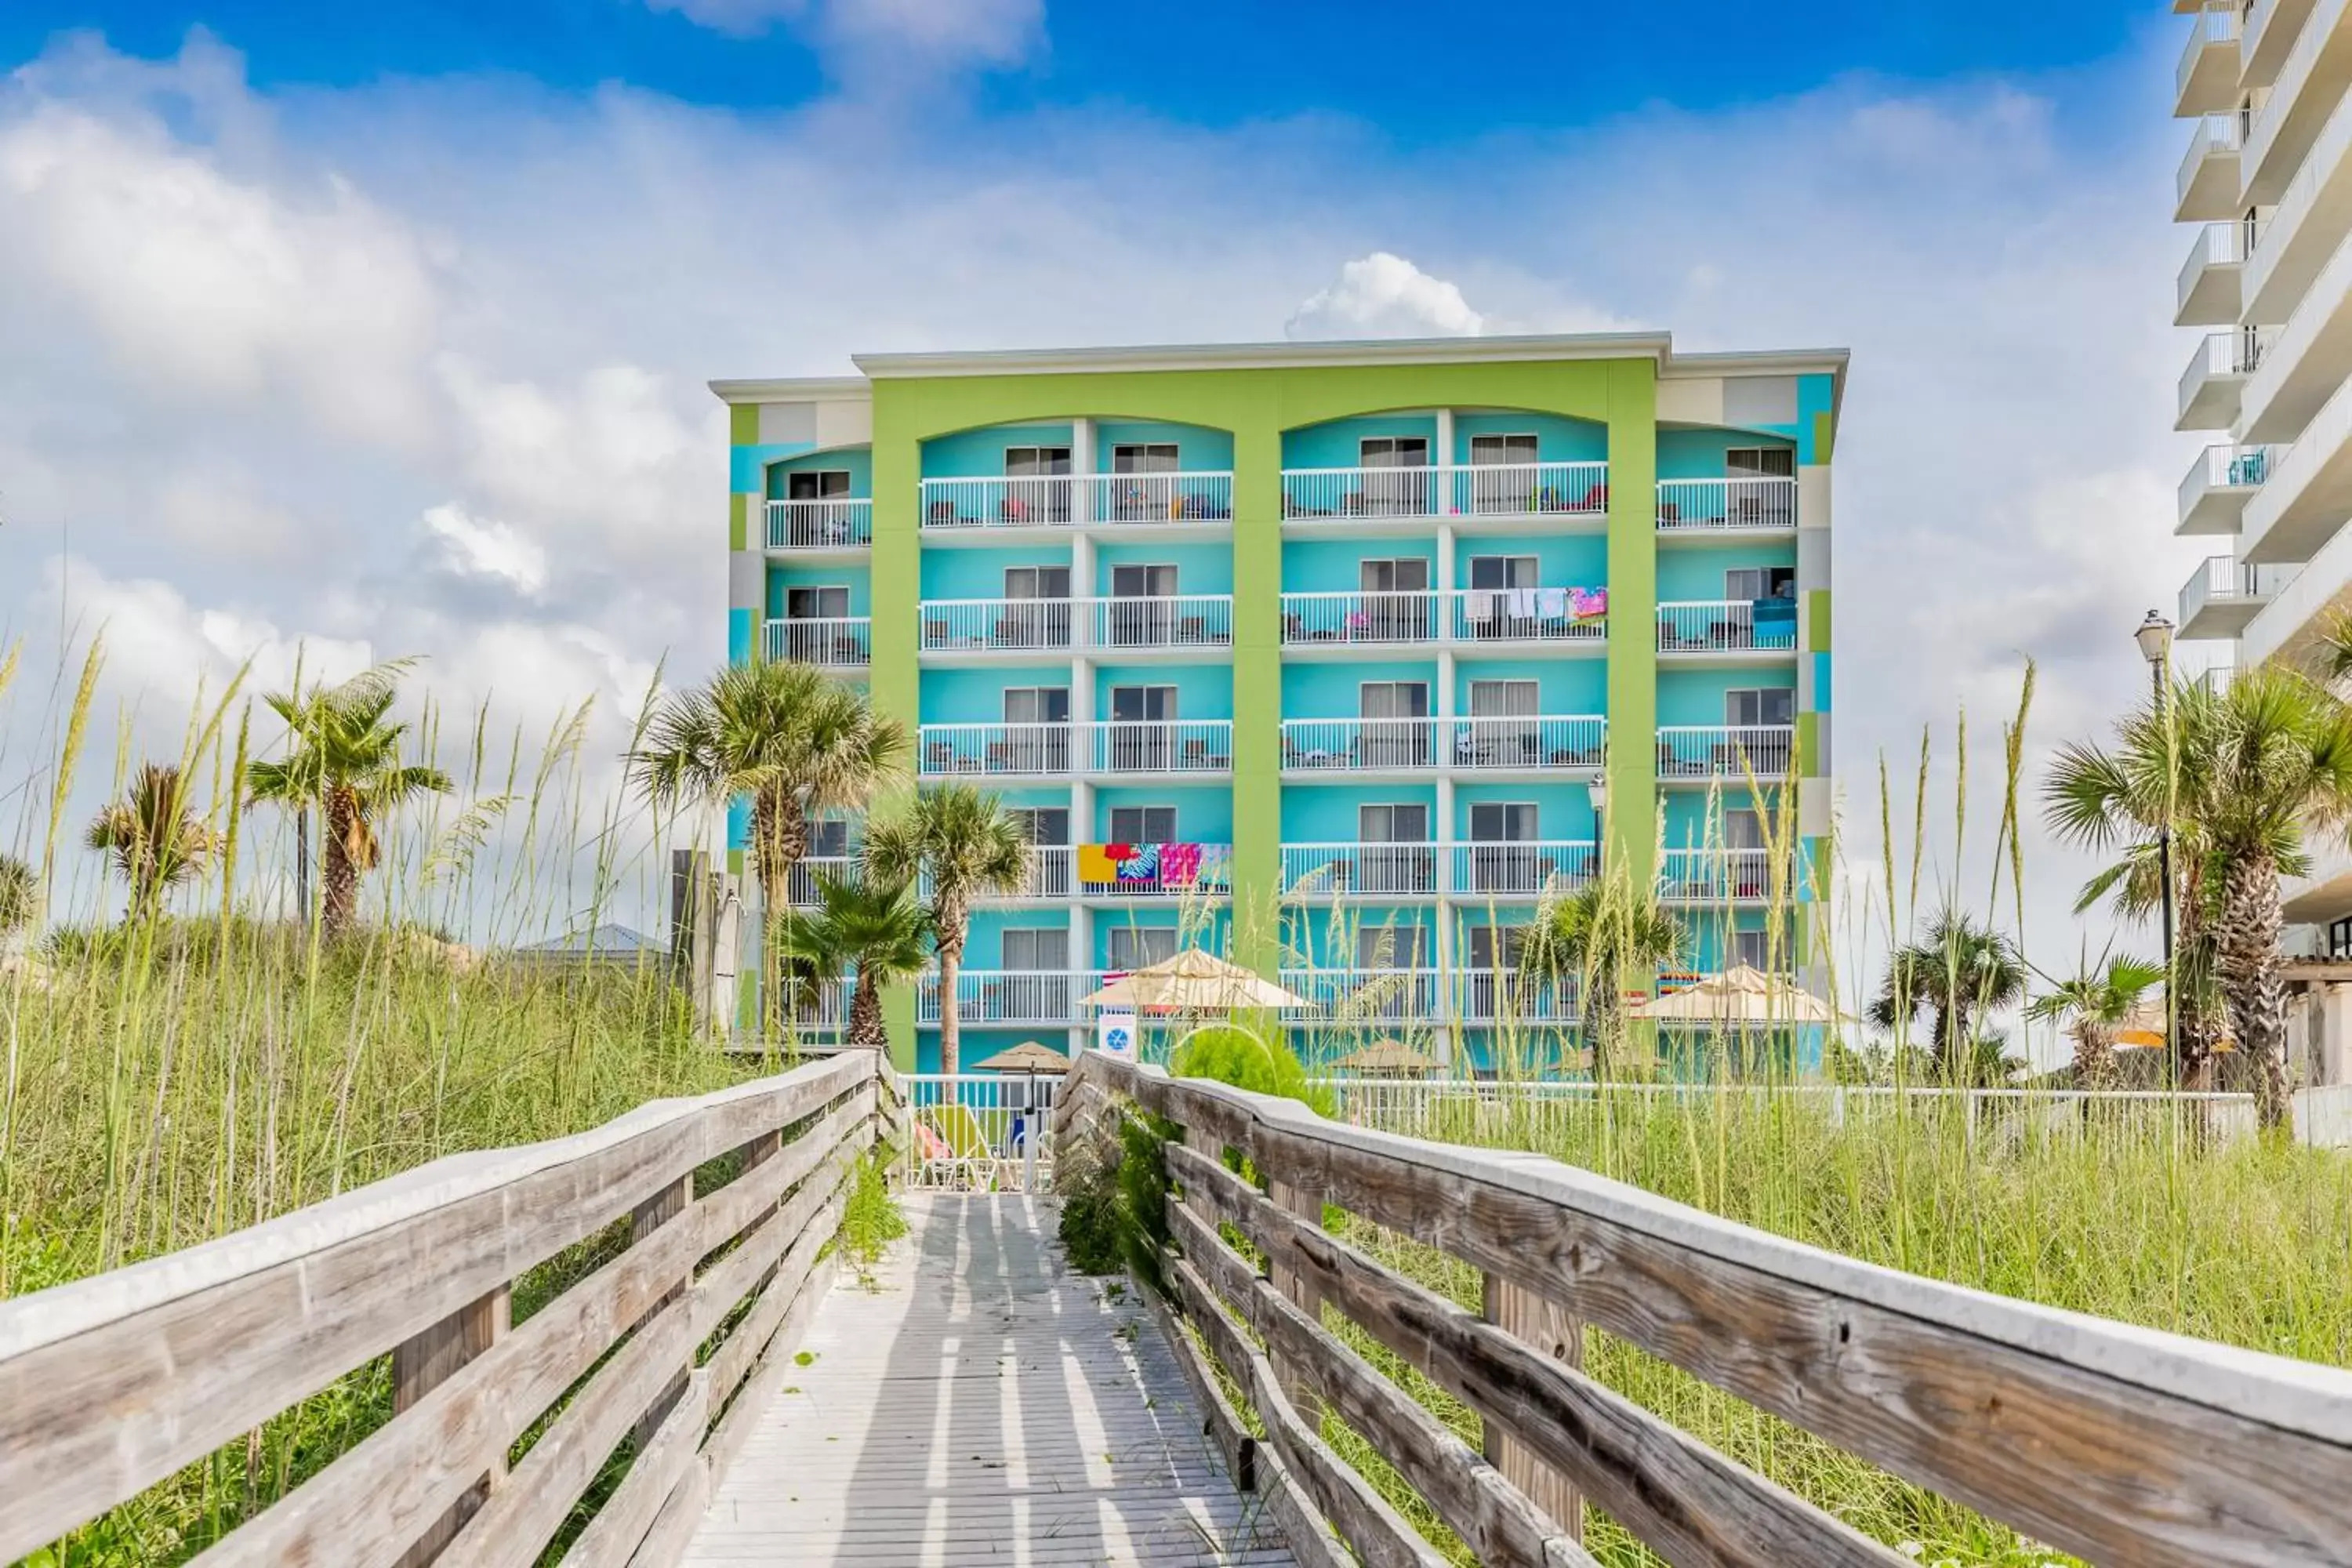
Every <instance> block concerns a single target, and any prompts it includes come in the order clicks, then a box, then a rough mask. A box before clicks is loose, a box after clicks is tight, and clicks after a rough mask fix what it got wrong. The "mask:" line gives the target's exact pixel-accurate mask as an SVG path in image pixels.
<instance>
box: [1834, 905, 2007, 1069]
mask: <svg viewBox="0 0 2352 1568" xmlns="http://www.w3.org/2000/svg"><path fill="white" fill-rule="evenodd" d="M2024 994H2025V963H2024V961H2023V960H2022V959H2021V958H2020V957H2019V956H2018V953H2017V948H2016V945H2015V944H2014V943H2012V942H2011V941H2010V940H2009V938H2008V937H2006V936H2004V935H2002V934H2001V933H2000V931H1994V930H1992V929H1991V928H1990V927H1989V926H1981V925H1979V924H1978V923H1977V922H1976V921H1974V920H1973V919H1971V918H1970V917H1969V915H1967V914H1966V913H1963V912H1961V911H1958V910H1945V911H1944V912H1943V913H1942V914H1940V915H1937V917H1936V918H1935V919H1934V920H1932V921H1928V922H1927V930H1926V931H1923V932H1922V933H1921V934H1920V938H1919V940H1918V941H1917V942H1912V943H1910V944H1909V945H1908V946H1906V947H1900V948H1897V949H1895V952H1894V953H1893V954H1891V955H1890V956H1889V957H1888V959H1887V963H1886V978H1885V981H1884V982H1883V983H1882V984H1880V986H1879V988H1878V996H1877V998H1876V999H1875V1000H1874V1001H1873V1002H1872V1003H1871V1005H1870V1015H1869V1016H1870V1021H1871V1022H1872V1023H1873V1024H1874V1025H1876V1026H1878V1027H1880V1028H1882V1029H1888V1030H1893V1029H1896V1028H1899V1027H1900V1026H1903V1025H1905V1024H1907V1023H1909V1022H1910V1021H1911V1020H1912V1019H1914V1018H1916V1017H1917V1016H1919V1013H1920V1011H1921V1010H1922V1009H1923V1008H1924V1009H1926V1010H1927V1012H1928V1013H1929V1014H1930V1015H1931V1016H1932V1018H1933V1023H1932V1026H1931V1027H1930V1031H1929V1036H1928V1037H1929V1040H1930V1042H1931V1043H1932V1044H1933V1045H1934V1047H1935V1051H1936V1059H1937V1063H1938V1065H1939V1067H1940V1068H1941V1070H1942V1071H1943V1073H1944V1075H1945V1076H1946V1077H1948V1078H1950V1079H1954V1080H1955V1081H1958V1079H1962V1078H1965V1077H1967V1076H1969V1073H1970V1071H1971V1070H1972V1069H1971V1068H1970V1065H1969V1064H1970V1062H1971V1061H1972V1060H1973V1058H1974V1050H1975V1046H1974V1041H1975V1039H1976V1028H1975V1026H1976V1025H1977V1024H1979V1023H1980V1022H1981V1021H1982V1020H1983V1019H1984V1017H1985V1016H1986V1015H1988V1014H1990V1013H1995V1012H1998V1011H2000V1009H2001V1008H2003V1007H2007V1006H2009V1005H2011V1004H2013V1003H2015V1002H2018V1001H2020V1000H2021V999H2022V998H2023V996H2024Z"/></svg>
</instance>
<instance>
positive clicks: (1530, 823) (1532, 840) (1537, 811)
mask: <svg viewBox="0 0 2352 1568" xmlns="http://www.w3.org/2000/svg"><path fill="white" fill-rule="evenodd" d="M1467 804H1468V805H1469V810H1468V812H1467V813H1465V817H1464V822H1465V826H1467V827H1468V828H1469V830H1470V842H1471V843H1473V844H1540V843H1541V842H1543V808H1542V806H1541V805H1539V804H1538V803H1537V802H1535V801H1532V800H1474V801H1471V802H1468V803H1467ZM1482 811H1490V812H1505V813H1516V812H1525V813H1527V824H1526V826H1527V833H1526V834H1525V836H1524V837H1507V838H1488V837H1482V836H1481V835H1480V834H1479V832H1478V814H1479V813H1480V812H1482ZM1506 821H1508V819H1506Z"/></svg>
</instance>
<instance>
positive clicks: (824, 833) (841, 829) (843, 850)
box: [808, 816, 849, 860]
mask: <svg viewBox="0 0 2352 1568" xmlns="http://www.w3.org/2000/svg"><path fill="white" fill-rule="evenodd" d="M808 854H809V856H810V858H812V859H817V860H840V859H845V858H847V857H848V855H849V824H848V822H847V821H845V819H843V818H841V817H837V816H835V817H819V818H818V819H817V820H816V821H814V822H812V823H810V824H809V842H808Z"/></svg>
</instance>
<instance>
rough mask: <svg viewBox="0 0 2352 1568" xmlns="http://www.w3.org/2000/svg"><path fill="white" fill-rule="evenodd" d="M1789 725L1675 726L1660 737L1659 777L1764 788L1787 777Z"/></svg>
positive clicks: (1792, 746) (1793, 736) (1793, 746)
mask: <svg viewBox="0 0 2352 1568" xmlns="http://www.w3.org/2000/svg"><path fill="white" fill-rule="evenodd" d="M1796 754H1797V731H1796V727H1795V726H1794V725H1791V724H1673V725H1665V726H1663V727H1661V728H1660V729H1659V731H1658V776H1659V777H1660V778H1664V779H1704V778H1720V779H1731V780H1744V779H1747V778H1748V777H1749V776H1750V775H1753V776H1754V777H1755V778H1756V780H1757V781H1758V782H1759V783H1768V782H1771V781H1775V780H1779V779H1782V778H1786V777H1787V776H1788V774H1789V769H1790V763H1793V762H1794V761H1795V760H1796Z"/></svg>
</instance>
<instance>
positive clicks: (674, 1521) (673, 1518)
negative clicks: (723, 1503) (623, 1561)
mask: <svg viewBox="0 0 2352 1568" xmlns="http://www.w3.org/2000/svg"><path fill="white" fill-rule="evenodd" d="M709 1506H710V1471H709V1468H707V1467H705V1466H703V1465H700V1464H692V1465H688V1466H687V1468H686V1469H685V1471H684V1473H683V1474H681V1475H680V1476H679V1477H678V1479H677V1486H676V1487H675V1488H673V1489H671V1491H670V1494H669V1496H668V1498H667V1500H664V1501H663V1503H662V1506H661V1512H659V1513H658V1514H656V1515H655V1516H654V1523H653V1528H652V1529H651V1530H649V1531H646V1538H645V1540H644V1541H643V1542H639V1543H638V1546H637V1550H636V1553H635V1555H634V1556H632V1557H631V1558H630V1559H629V1568H673V1565H674V1564H675V1563H677V1561H678V1560H679V1559H680V1558H682V1557H683V1556H685V1555H686V1548H687V1543H688V1542H691V1541H692V1540H693V1539H694V1530H695V1526H697V1525H698V1524H700V1523H701V1522H702V1515H703V1510H706V1509H708V1508H709Z"/></svg>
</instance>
